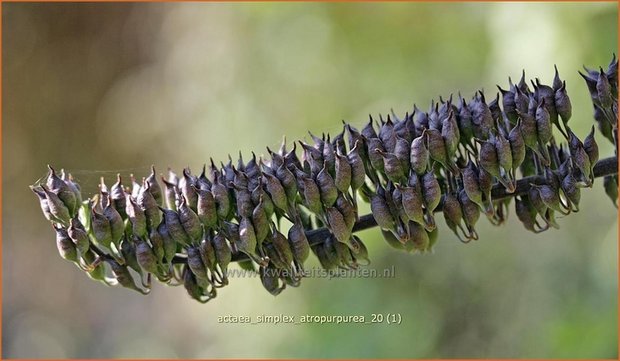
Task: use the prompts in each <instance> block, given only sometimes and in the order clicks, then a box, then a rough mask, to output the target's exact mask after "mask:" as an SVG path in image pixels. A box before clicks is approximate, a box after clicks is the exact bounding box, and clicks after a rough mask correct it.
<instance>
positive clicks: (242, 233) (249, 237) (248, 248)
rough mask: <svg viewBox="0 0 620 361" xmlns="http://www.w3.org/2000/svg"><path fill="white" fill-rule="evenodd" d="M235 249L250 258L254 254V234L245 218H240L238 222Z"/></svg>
mask: <svg viewBox="0 0 620 361" xmlns="http://www.w3.org/2000/svg"><path fill="white" fill-rule="evenodd" d="M237 249H238V250H239V251H241V252H243V253H245V254H247V255H248V256H251V257H253V256H255V254H256V253H255V252H256V233H255V232H254V226H252V222H251V221H250V219H249V218H247V217H243V218H241V221H240V222H239V240H238V243H237Z"/></svg>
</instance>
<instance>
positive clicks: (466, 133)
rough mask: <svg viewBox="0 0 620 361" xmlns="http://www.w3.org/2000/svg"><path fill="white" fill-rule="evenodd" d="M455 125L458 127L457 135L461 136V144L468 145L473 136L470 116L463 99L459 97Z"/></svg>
mask: <svg viewBox="0 0 620 361" xmlns="http://www.w3.org/2000/svg"><path fill="white" fill-rule="evenodd" d="M457 123H458V125H459V133H460V135H461V137H460V138H461V142H462V143H463V144H467V143H469V141H470V140H471V138H473V136H474V130H473V126H472V116H471V111H470V110H469V107H468V106H467V103H466V102H465V99H463V98H461V96H460V95H459V107H458V117H457Z"/></svg>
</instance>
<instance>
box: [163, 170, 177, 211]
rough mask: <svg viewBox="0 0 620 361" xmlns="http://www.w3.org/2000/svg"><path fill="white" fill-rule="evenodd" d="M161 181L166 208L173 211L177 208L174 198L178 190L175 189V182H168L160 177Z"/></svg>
mask: <svg viewBox="0 0 620 361" xmlns="http://www.w3.org/2000/svg"><path fill="white" fill-rule="evenodd" d="M161 181H162V182H163V183H164V187H165V190H164V195H165V200H166V202H165V203H166V208H168V209H171V210H173V211H176V210H177V203H176V199H177V193H178V192H179V190H178V189H177V186H176V183H170V182H168V181H167V180H165V179H163V178H162V179H161Z"/></svg>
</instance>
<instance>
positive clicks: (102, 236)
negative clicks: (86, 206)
mask: <svg viewBox="0 0 620 361" xmlns="http://www.w3.org/2000/svg"><path fill="white" fill-rule="evenodd" d="M90 228H91V231H92V235H93V237H94V238H95V240H96V241H97V243H99V244H101V245H103V246H105V247H108V248H109V247H110V243H111V242H112V229H111V227H110V221H108V219H107V218H106V217H105V216H104V215H103V214H101V213H99V212H96V211H95V209H94V208H91V221H90Z"/></svg>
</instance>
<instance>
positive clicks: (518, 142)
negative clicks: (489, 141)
mask: <svg viewBox="0 0 620 361" xmlns="http://www.w3.org/2000/svg"><path fill="white" fill-rule="evenodd" d="M508 142H509V143H510V152H511V154H512V170H513V171H515V172H516V170H517V169H518V168H519V166H521V164H522V163H523V160H524V159H525V142H524V140H523V135H522V131H521V120H518V121H517V125H515V127H514V128H512V130H511V131H510V133H509V134H508Z"/></svg>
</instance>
